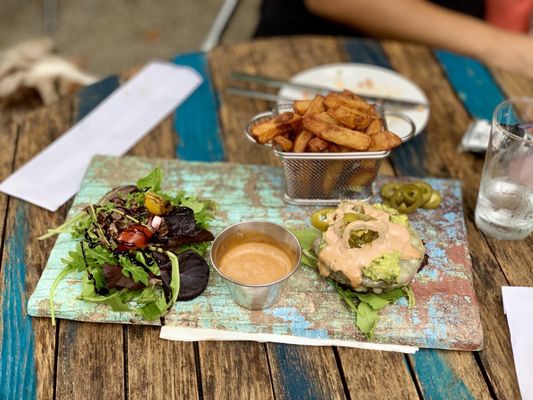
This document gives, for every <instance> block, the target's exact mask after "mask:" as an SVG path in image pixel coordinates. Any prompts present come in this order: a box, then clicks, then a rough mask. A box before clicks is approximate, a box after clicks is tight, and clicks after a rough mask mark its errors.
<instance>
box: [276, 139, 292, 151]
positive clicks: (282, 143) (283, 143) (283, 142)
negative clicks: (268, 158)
mask: <svg viewBox="0 0 533 400" xmlns="http://www.w3.org/2000/svg"><path fill="white" fill-rule="evenodd" d="M272 141H273V142H274V144H275V146H276V148H278V149H280V150H281V151H291V150H292V140H290V139H289V138H288V137H286V136H285V135H279V136H276V137H275V138H274V139H272Z"/></svg>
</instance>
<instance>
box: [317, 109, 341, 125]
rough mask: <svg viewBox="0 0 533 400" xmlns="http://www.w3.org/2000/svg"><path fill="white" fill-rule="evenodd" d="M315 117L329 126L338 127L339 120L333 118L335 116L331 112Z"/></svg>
mask: <svg viewBox="0 0 533 400" xmlns="http://www.w3.org/2000/svg"><path fill="white" fill-rule="evenodd" d="M314 117H316V118H317V119H319V120H320V121H324V122H327V123H328V124H333V125H337V124H338V123H337V120H336V119H335V118H333V116H332V115H331V114H330V113H329V112H322V113H319V114H315V115H314Z"/></svg>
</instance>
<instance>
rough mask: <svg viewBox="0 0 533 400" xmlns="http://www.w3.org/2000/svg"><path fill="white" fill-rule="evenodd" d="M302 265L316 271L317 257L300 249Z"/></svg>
mask: <svg viewBox="0 0 533 400" xmlns="http://www.w3.org/2000/svg"><path fill="white" fill-rule="evenodd" d="M302 264H304V265H307V266H308V267H311V268H314V269H318V257H317V256H315V255H314V253H312V252H311V251H309V250H306V249H302Z"/></svg>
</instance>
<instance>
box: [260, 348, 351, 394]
mask: <svg viewBox="0 0 533 400" xmlns="http://www.w3.org/2000/svg"><path fill="white" fill-rule="evenodd" d="M267 349H268V356H269V362H270V368H271V371H272V381H273V385H274V393H275V395H276V398H277V399H344V398H345V394H344V389H343V385H342V381H341V377H340V373H339V370H338V368H337V365H336V361H335V355H334V353H333V351H332V348H331V347H306V346H296V345H290V344H273V343H268V344H267Z"/></svg>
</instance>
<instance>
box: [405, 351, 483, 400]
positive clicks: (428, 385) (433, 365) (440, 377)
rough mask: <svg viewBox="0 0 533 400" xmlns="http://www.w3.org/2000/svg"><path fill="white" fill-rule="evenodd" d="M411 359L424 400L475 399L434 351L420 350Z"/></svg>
mask: <svg viewBox="0 0 533 400" xmlns="http://www.w3.org/2000/svg"><path fill="white" fill-rule="evenodd" d="M413 357H414V359H415V362H414V369H415V371H416V375H417V376H418V381H419V384H420V389H421V390H422V394H423V397H424V399H443V400H448V399H452V398H453V399H465V400H470V399H472V400H474V399H475V397H474V396H473V395H472V394H471V393H470V391H469V390H468V388H467V387H466V385H465V384H464V383H463V381H462V380H461V379H460V378H458V377H457V376H456V375H455V374H454V372H453V371H452V370H451V369H450V368H449V366H448V364H447V363H446V361H445V360H444V359H443V358H442V356H441V355H440V353H438V352H437V351H435V350H428V349H420V350H419V351H418V352H417V353H416V354H415V355H414V356H413Z"/></svg>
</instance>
